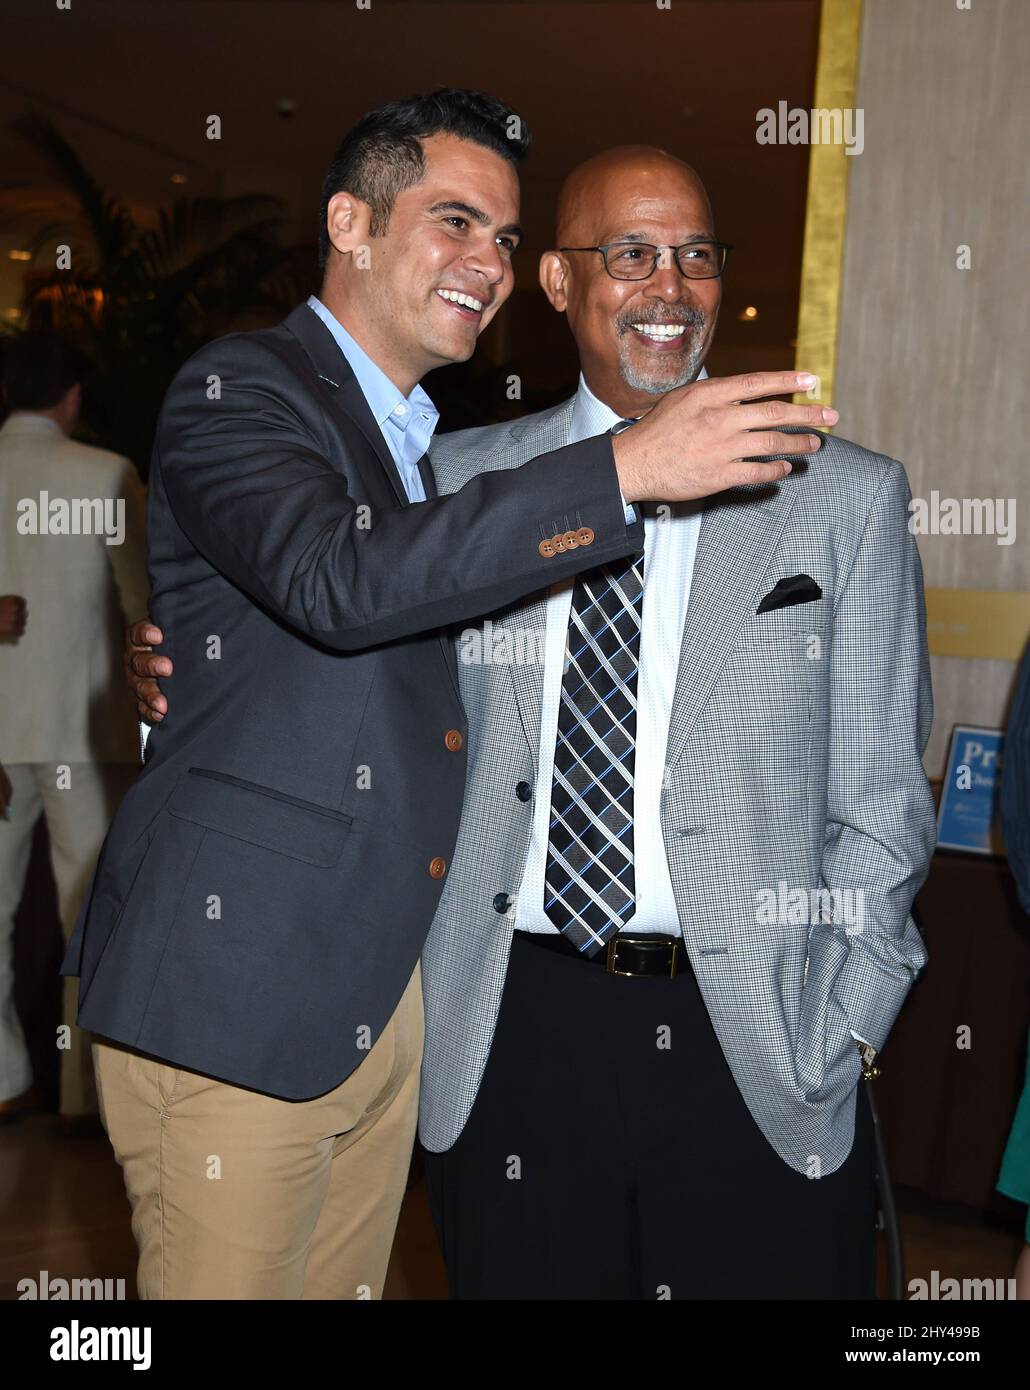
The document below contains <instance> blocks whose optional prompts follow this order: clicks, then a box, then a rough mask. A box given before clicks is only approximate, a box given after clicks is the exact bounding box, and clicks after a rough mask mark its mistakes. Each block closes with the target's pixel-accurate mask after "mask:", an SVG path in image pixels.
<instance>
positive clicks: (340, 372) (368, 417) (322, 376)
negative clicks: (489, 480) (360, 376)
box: [286, 304, 461, 699]
mask: <svg viewBox="0 0 1030 1390" xmlns="http://www.w3.org/2000/svg"><path fill="white" fill-rule="evenodd" d="M286 327H287V328H288V329H289V330H290V332H291V333H293V335H294V336H295V337H296V338H297V339H299V341H300V343H301V344H302V346H303V348H304V350H305V352H306V353H307V354H308V356H309V357H310V358H311V361H312V362H313V363H314V366H315V370H316V371H317V372H318V379H319V382H320V383H321V387H322V390H323V391H324V392H325V400H326V405H327V407H328V408H329V410H330V411H335V412H336V413H337V415H339V416H343V417H344V418H346V419H348V420H350V421H351V422H352V423H353V424H355V425H357V427H358V429H360V431H361V433H362V434H363V435H364V436H365V438H366V439H367V440H368V443H369V445H370V446H371V448H372V451H373V453H374V454H375V456H376V458H377V459H378V460H379V462H380V463H381V464H382V467H383V472H384V473H385V474H386V478H387V481H388V482H389V484H390V487H391V489H392V491H393V495H394V496H395V497H396V499H397V501H398V502H399V503H400V504H401V506H403V507H406V506H408V505H409V499H408V494H407V493H406V492H405V490H404V484H403V483H402V482H401V475H400V473H399V472H398V471H397V465H396V464H395V463H394V461H393V455H392V454H391V453H390V450H389V449H388V448H387V447H386V440H385V439H384V438H383V434H382V431H381V430H380V428H379V426H378V425H377V424H376V420H375V416H374V415H373V414H372V412H371V410H370V409H369V407H368V401H366V400H365V397H364V395H363V394H362V391H361V387H360V386H359V385H358V382H357V378H356V377H355V375H354V373H353V372H352V371H351V368H350V363H349V362H348V361H347V359H346V357H344V355H343V353H342V352H341V351H340V348H339V346H338V344H337V342H336V339H335V338H334V337H333V335H332V334H331V333H330V332H329V329H328V328H327V327H326V326H325V324H324V323H323V322H322V320H321V319H320V318H319V317H318V315H317V314H316V313H315V312H314V310H313V309H312V308H311V307H310V305H308V304H298V305H297V307H296V309H294V310H293V311H292V313H290V314H289V315H288V316H287V318H286ZM418 469H419V473H420V474H421V477H422V484H423V486H424V488H425V490H426V497H427V498H431V497H436V496H437V488H436V479H435V478H434V477H433V470H432V468H431V467H430V465H429V458H428V455H423V456H422V458H421V459H419V462H418ZM438 643H439V647H440V655H441V657H442V658H443V663H444V665H445V666H446V668H447V678H448V680H449V681H450V682H451V684H452V686H453V687H454V693H455V694H456V695H457V696H458V698H459V699H460V698H461V692H460V690H459V687H458V673H457V670H456V669H455V665H454V649H453V647H452V645H451V641H450V636H449V634H448V633H447V631H446V630H445V631H442V632H440V633H439V634H438Z"/></svg>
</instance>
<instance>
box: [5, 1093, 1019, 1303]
mask: <svg viewBox="0 0 1030 1390" xmlns="http://www.w3.org/2000/svg"><path fill="white" fill-rule="evenodd" d="M898 1206H899V1210H900V1212H901V1220H902V1230H903V1233H904V1239H905V1247H906V1264H907V1270H906V1273H907V1276H908V1278H909V1279H912V1278H916V1277H921V1278H929V1275H930V1271H931V1270H934V1269H936V1270H937V1271H939V1275H940V1278H941V1279H944V1278H948V1277H955V1278H961V1277H963V1276H969V1277H975V1278H979V1279H986V1278H1001V1279H1006V1278H1008V1277H1009V1276H1010V1275H1011V1274H1012V1266H1013V1263H1014V1261H1015V1258H1016V1255H1017V1253H1018V1251H1019V1249H1020V1246H1021V1243H1022V1242H1021V1235H1020V1232H1019V1230H1018V1229H1011V1228H1006V1227H1004V1226H1002V1225H1000V1224H999V1223H998V1222H997V1220H996V1219H995V1218H985V1217H983V1216H981V1214H980V1213H978V1212H976V1211H972V1210H971V1209H969V1208H967V1207H961V1206H957V1205H947V1204H943V1203H938V1202H932V1201H930V1200H928V1199H927V1198H924V1197H922V1196H921V1195H920V1194H918V1193H915V1192H911V1191H908V1190H904V1189H903V1190H901V1191H900V1192H899V1193H898ZM883 1263H884V1262H883V1259H882V1251H881V1276H882V1275H883V1274H884V1269H883ZM134 1269H135V1248H134V1246H133V1242H132V1235H131V1233H130V1230H129V1213H128V1205H127V1203H126V1200H125V1193H124V1189H123V1187H122V1178H121V1172H120V1170H119V1168H118V1166H117V1164H116V1163H115V1161H114V1159H113V1157H112V1156H111V1151H110V1148H109V1147H108V1144H107V1140H106V1139H104V1138H96V1139H65V1138H62V1137H61V1136H60V1135H59V1134H58V1132H57V1122H56V1119H55V1117H54V1116H52V1115H34V1116H31V1117H29V1118H27V1119H24V1120H22V1121H21V1122H20V1123H18V1124H16V1125H10V1126H6V1127H4V1128H0V1299H14V1298H17V1297H18V1296H19V1295H18V1291H17V1285H18V1281H19V1280H20V1279H24V1278H26V1277H30V1278H33V1279H37V1280H38V1279H39V1276H40V1272H41V1271H42V1270H47V1271H48V1272H49V1275H50V1277H51V1278H56V1277H59V1276H61V1277H64V1278H69V1279H70V1278H80V1279H87V1278H111V1279H118V1278H124V1280H125V1287H126V1296H127V1297H129V1298H132V1297H134V1296H135V1291H134V1279H135V1275H134ZM884 1287H885V1285H882V1288H884ZM386 1297H387V1298H388V1299H439V1298H445V1297H446V1283H445V1278H444V1271H443V1265H442V1262H441V1260H440V1256H439V1253H438V1251H437V1248H436V1238H435V1235H434V1232H433V1226H432V1222H431V1220H430V1217H429V1210H428V1207H427V1204H426V1196H425V1185H424V1183H423V1182H421V1181H418V1182H416V1183H415V1184H414V1185H413V1186H412V1187H411V1189H410V1190H409V1192H408V1194H407V1197H406V1198H405V1202H404V1208H403V1210H402V1213H401V1220H400V1225H399V1228H398V1232H397V1241H396V1244H395V1246H394V1252H393V1258H392V1260H391V1263H390V1273H389V1277H388V1280H387V1286H386Z"/></svg>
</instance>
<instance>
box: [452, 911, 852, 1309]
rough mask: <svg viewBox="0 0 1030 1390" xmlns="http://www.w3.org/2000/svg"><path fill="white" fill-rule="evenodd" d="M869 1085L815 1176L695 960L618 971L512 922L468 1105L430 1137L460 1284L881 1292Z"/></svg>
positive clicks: (488, 1288) (651, 1295)
mask: <svg viewBox="0 0 1030 1390" xmlns="http://www.w3.org/2000/svg"><path fill="white" fill-rule="evenodd" d="M660 1030H668V1032H667V1033H665V1032H663V1031H660ZM665 1038H667V1039H668V1042H669V1046H667V1047H660V1046H659V1045H658V1044H659V1041H660V1040H664V1039H665ZM867 1084H868V1083H866V1082H864V1081H863V1082H860V1083H859V1088H860V1089H859V1095H858V1103H857V1105H856V1122H855V1142H854V1145H853V1147H852V1150H851V1153H850V1154H849V1156H848V1158H847V1159H846V1160H845V1162H844V1163H843V1164H842V1165H841V1167H840V1168H838V1169H837V1170H836V1171H835V1172H833V1173H830V1174H828V1175H827V1176H824V1177H821V1178H817V1179H816V1178H808V1177H807V1176H805V1175H804V1174H802V1173H798V1172H795V1171H794V1169H792V1168H790V1167H789V1166H788V1165H787V1164H786V1163H784V1162H783V1160H782V1159H781V1158H780V1157H779V1155H778V1154H777V1153H776V1151H775V1150H774V1149H773V1148H772V1147H771V1146H770V1144H769V1143H768V1141H767V1140H766V1138H765V1136H764V1135H763V1134H762V1132H761V1131H760V1130H759V1128H758V1126H757V1125H756V1124H755V1122H754V1120H753V1119H752V1117H751V1114H750V1112H749V1110H748V1108H747V1106H746V1105H745V1103H744V1101H743V1099H742V1098H741V1095H740V1092H739V1091H738V1089H737V1085H736V1082H735V1081H734V1079H733V1075H732V1073H731V1071H730V1069H729V1067H728V1065H727V1063H726V1059H725V1057H724V1056H723V1053H722V1048H721V1047H720V1045H719V1042H718V1039H717V1038H716V1036H715V1032H714V1030H713V1029H712V1025H711V1023H710V1021H709V1018H708V1012H707V1010H706V1008H705V1005H704V1000H703V999H702V997H701V993H700V991H699V989H698V987H697V982H696V980H695V978H694V975H693V972H692V971H691V969H690V966H689V964H686V963H685V964H684V966H683V967H682V968H681V973H680V975H679V976H678V978H677V979H676V980H672V981H670V980H666V979H650V978H640V977H633V978H625V977H621V976H617V975H609V974H608V973H607V972H606V971H605V970H603V969H602V968H600V967H598V966H596V965H592V964H589V963H587V962H585V961H582V960H579V959H577V958H576V957H575V956H571V955H570V956H568V957H566V956H564V955H558V954H554V953H552V952H550V951H545V950H543V949H541V948H540V947H539V946H536V945H534V944H532V943H531V942H527V941H525V940H524V939H523V938H522V937H520V935H519V933H518V932H516V934H515V941H514V944H513V946H512V955H511V962H510V965H509V968H508V975H507V979H506V981H505V986H504V994H503V996H502V1000H501V1008H500V1014H499V1017H498V1020H497V1029H496V1033H495V1036H494V1040H493V1046H492V1048H491V1051H490V1057H489V1060H488V1062H487V1066H486V1070H485V1072H484V1075H483V1080H482V1084H481V1086H480V1089H479V1093H478V1095H477V1097H476V1101H475V1104H474V1106H473V1108H472V1113H471V1115H470V1117H469V1120H468V1123H467V1124H466V1126H465V1129H464V1130H463V1132H462V1134H461V1135H460V1136H459V1138H458V1140H457V1142H456V1143H455V1144H454V1146H453V1147H452V1148H451V1149H449V1150H447V1152H446V1153H442V1154H427V1155H426V1174H427V1180H428V1186H429V1195H430V1203H431V1206H432V1210H433V1219H434V1221H435V1223H436V1228H437V1234H438V1236H439V1239H440V1244H441V1247H442V1250H443V1255H444V1260H445V1262H446V1265H447V1272H448V1278H449V1282H450V1291H451V1297H452V1298H484V1299H485V1298H498V1299H661V1298H673V1299H704V1298H717V1299H736V1298H741V1299H745V1298H752V1299H753V1298H789V1299H807V1298H819V1299H847V1298H875V1296H876V1274H875V1270H876V1253H875V1252H876V1238H875V1220H876V1194H875V1138H874V1133H873V1126H872V1116H871V1113H870V1110H869V1104H868V1100H867V1097H866V1096H865V1095H864V1094H863V1089H864V1087H865V1086H866V1085H867Z"/></svg>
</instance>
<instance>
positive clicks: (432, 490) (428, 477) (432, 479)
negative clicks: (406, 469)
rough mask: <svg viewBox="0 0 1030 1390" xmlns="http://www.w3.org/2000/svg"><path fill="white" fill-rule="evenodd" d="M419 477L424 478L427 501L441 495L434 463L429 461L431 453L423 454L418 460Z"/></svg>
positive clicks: (423, 483)
mask: <svg viewBox="0 0 1030 1390" xmlns="http://www.w3.org/2000/svg"><path fill="white" fill-rule="evenodd" d="M418 472H419V477H420V478H421V479H422V486H423V488H424V489H425V493H426V501H427V502H428V501H432V499H433V498H434V497H439V495H440V493H439V491H438V489H437V486H436V475H435V474H434V472H433V465H432V464H431V463H430V462H429V455H428V454H423V455H422V457H421V458H420V459H419V461H418Z"/></svg>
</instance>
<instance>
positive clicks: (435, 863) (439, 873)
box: [429, 858, 447, 878]
mask: <svg viewBox="0 0 1030 1390" xmlns="http://www.w3.org/2000/svg"><path fill="white" fill-rule="evenodd" d="M446 872H447V860H446V859H439V858H437V859H430V861H429V877H430V878H443V876H444V874H445V873H446Z"/></svg>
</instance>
